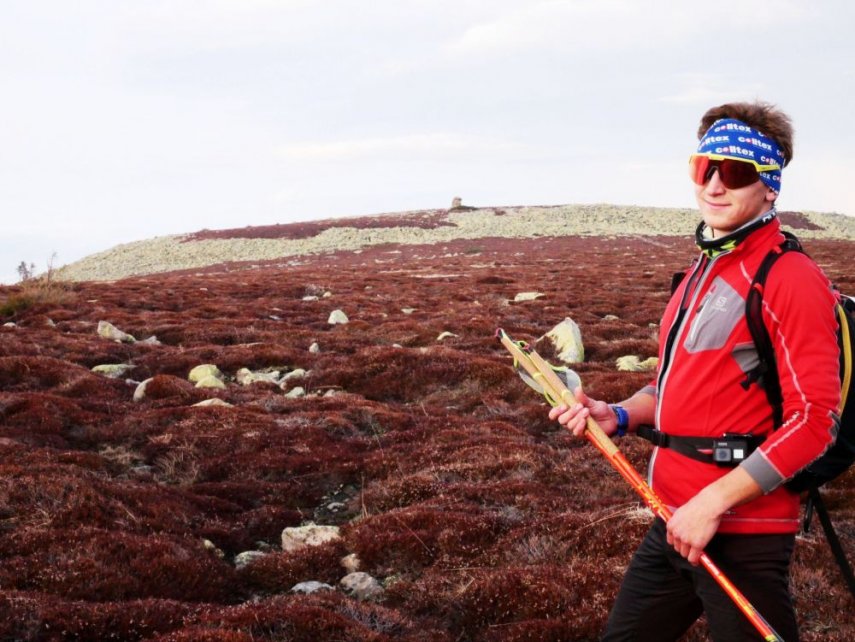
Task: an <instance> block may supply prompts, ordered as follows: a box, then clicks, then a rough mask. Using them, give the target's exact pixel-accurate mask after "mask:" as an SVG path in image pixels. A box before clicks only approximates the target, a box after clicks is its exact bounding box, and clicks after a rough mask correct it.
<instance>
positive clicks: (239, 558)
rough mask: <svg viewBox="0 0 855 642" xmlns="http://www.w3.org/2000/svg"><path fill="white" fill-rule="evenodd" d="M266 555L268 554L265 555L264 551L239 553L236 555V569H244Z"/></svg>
mask: <svg viewBox="0 0 855 642" xmlns="http://www.w3.org/2000/svg"><path fill="white" fill-rule="evenodd" d="M265 555H267V553H263V552H262V551H244V552H243V553H238V554H237V555H235V568H243V567H244V566H247V565H248V564H252V563H253V562H254V561H255V560H257V559H259V558H262V557H264V556H265Z"/></svg>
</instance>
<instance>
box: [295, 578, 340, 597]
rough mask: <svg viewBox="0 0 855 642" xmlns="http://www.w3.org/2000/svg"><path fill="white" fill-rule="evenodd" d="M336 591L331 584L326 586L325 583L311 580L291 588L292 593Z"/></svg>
mask: <svg viewBox="0 0 855 642" xmlns="http://www.w3.org/2000/svg"><path fill="white" fill-rule="evenodd" d="M334 590H335V589H334V588H333V587H332V586H330V585H329V584H324V583H323V582H316V581H314V580H311V581H309V582H300V583H299V584H295V585H294V586H292V587H291V592H292V593H305V594H307V595H308V594H309V593H316V592H318V591H334Z"/></svg>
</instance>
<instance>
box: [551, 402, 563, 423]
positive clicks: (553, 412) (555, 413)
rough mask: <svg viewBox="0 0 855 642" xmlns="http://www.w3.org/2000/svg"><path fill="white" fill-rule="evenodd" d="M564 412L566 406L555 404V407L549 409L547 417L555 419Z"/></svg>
mask: <svg viewBox="0 0 855 642" xmlns="http://www.w3.org/2000/svg"><path fill="white" fill-rule="evenodd" d="M565 412H567V406H565V405H561V406H555V408H552V409H551V410H550V411H549V419H550V420H551V421H555V420H556V419H558V417H559V416H560V415H562V414H564V413H565Z"/></svg>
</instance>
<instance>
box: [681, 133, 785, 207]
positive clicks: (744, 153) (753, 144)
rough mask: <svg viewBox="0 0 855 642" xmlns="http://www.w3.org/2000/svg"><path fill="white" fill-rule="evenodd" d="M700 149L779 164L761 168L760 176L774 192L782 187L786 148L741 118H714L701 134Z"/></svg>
mask: <svg viewBox="0 0 855 642" xmlns="http://www.w3.org/2000/svg"><path fill="white" fill-rule="evenodd" d="M697 153H698V154H720V155H722V156H730V157H731V158H736V159H740V160H751V161H754V162H755V163H757V164H758V165H777V166H778V169H772V170H768V171H765V172H760V180H761V181H763V184H764V185H765V186H766V187H769V188H771V189H773V190H774V191H775V193H780V191H781V169H780V168H781V167H783V166H784V152H782V151H781V148H780V147H779V146H778V143H776V142H775V141H774V140H772V139H771V138H769V137H768V136H766V135H764V134H763V133H762V132H760V131H758V130H756V129H752V128H751V127H749V126H748V125H746V124H745V123H743V122H742V121H741V120H736V119H735V118H722V119H721V120H717V121H715V122H714V123H713V124H712V126H711V127H710V128H709V129H708V130H707V133H706V134H704V136H703V138H701V142H700V144H699V145H698V151H697Z"/></svg>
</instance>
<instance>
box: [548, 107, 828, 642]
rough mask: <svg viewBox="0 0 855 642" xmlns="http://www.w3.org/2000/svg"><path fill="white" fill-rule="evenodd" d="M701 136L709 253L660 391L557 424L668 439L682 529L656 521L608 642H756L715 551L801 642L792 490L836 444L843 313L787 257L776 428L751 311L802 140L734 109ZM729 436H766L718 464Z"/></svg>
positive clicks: (774, 299)
mask: <svg viewBox="0 0 855 642" xmlns="http://www.w3.org/2000/svg"><path fill="white" fill-rule="evenodd" d="M698 137H699V139H700V144H699V146H698V149H697V152H696V153H695V154H693V155H692V157H691V159H690V165H689V167H690V176H691V178H692V180H693V182H694V183H695V196H696V198H697V202H698V208H699V209H700V213H701V217H702V218H703V221H702V222H701V224H700V225H699V226H698V229H697V233H696V237H697V242H698V246H699V248H700V250H701V253H700V256H699V257H698V259H697V260H696V261H695V263H694V264H693V266H692V267H691V268H690V269H689V270H688V271H687V273H686V276H685V278H684V279H683V281H682V283H681V284H680V286H679V287H678V288H677V290H676V291H675V293H674V295H673V297H672V298H671V300H670V302H669V303H668V306H667V308H666V310H665V314H664V316H663V318H662V323H661V329H660V337H659V344H660V345H659V372H658V375H657V378H656V380H655V381H653V382H651V384H650V385H648V386H647V387H645V388H643V389H642V390H640V391H639V392H637V393H636V394H635V395H633V396H632V397H631V398H629V399H626V400H624V401H622V402H620V404H617V405H608V404H606V403H605V402H603V401H596V400H593V399H590V398H588V397H587V396H586V395H585V394H584V393H583V392H582V390H581V389H577V390H576V394H577V398H578V400H579V403H577V404H576V405H575V406H574V407H571V408H568V407H567V406H561V407H558V408H554V409H553V410H552V411H551V412H550V415H549V416H550V418H551V419H557V420H558V421H559V422H560V423H561V424H563V425H565V426H566V427H567V428H568V429H570V430H571V431H572V432H573V433H574V434H576V435H577V436H578V435H581V434H582V432H583V430H584V426H585V421H586V419H587V417H588V416H591V417H593V418H594V419H595V420H596V421H597V422H598V423H599V424H600V426H602V428H603V429H604V430H605V431H606V432H607V433H608V434H615V433H617V434H623V433H624V432H626V431H627V430H629V431H635V430H636V429H637V428H638V427H639V426H640V425H654V426H655V428H656V429H657V430H658V432H648V433H647V435H648V438H651V437H652V438H655V439H656V441H655V443H658V444H659V445H658V446H657V447H656V448H655V449H654V451H653V454H652V456H651V459H650V464H649V470H648V476H649V479H650V482H651V484H652V486H653V489H654V490H655V491H656V493H657V494H658V495H659V496H660V497H661V498H662V499H663V500H664V501H665V503H666V504H668V505H669V506H670V507H671V509H672V510H673V511H674V516H673V518H672V519H671V520H670V521H669V522H668V524H667V526H666V525H665V524H664V523H663V522H662V520H659V519H657V520H656V522H655V523H654V525H653V526H652V528H651V529H650V531H649V532H648V534H647V535H646V536H645V538H644V540H643V541H642V543H641V545H640V546H639V548H638V550H637V551H636V553H635V555H634V557H633V559H632V561H631V563H630V566H629V569H628V570H627V573H626V576H625V577H624V581H623V584H622V586H621V589H620V592H619V594H618V597H617V600H616V602H615V605H614V607H613V608H612V612H611V614H610V616H609V620H608V625H607V627H606V632H605V635H604V638H603V640H608V641H612V640H636V641H638V640H651V641H653V640H657V641H665V640H676V639H678V638H679V637H680V636H681V635H682V634H683V633H684V632H685V631H686V630H687V629H688V628H689V627H690V626H691V625H692V623H693V622H694V621H695V620H696V619H697V618H698V617H699V616H700V614H701V613H705V614H706V617H707V621H708V624H709V628H710V631H711V634H712V636H713V639H714V640H716V641H717V642H735V641H737V640H757V639H758V634H757V632H756V630H755V629H754V627H753V626H752V625H751V624H750V623H749V622H748V620H747V619H746V618H745V617H744V616H743V615H742V614H741V612H740V611H739V610H738V609H737V608H736V607H735V606H734V605H733V603H732V602H731V600H730V599H729V598H728V597H727V596H726V595H725V594H724V592H723V591H722V590H721V589H720V588H719V586H718V585H717V584H716V582H715V581H714V580H713V579H712V578H711V577H710V576H709V574H708V573H707V571H706V570H705V569H703V567H701V566H699V565H698V558H699V557H700V555H701V553H702V552H703V551H706V552H707V553H708V554H709V556H710V558H711V559H712V560H713V561H714V562H715V563H716V564H717V565H718V566H719V567H720V568H721V570H722V572H724V573H725V574H726V575H727V576H728V578H729V579H730V580H731V581H732V582H733V583H734V584H735V585H736V586H737V588H739V589H740V590H741V591H742V592H743V593H744V594H745V596H746V597H747V598H748V600H749V601H750V602H751V603H752V604H753V605H754V606H755V607H756V608H757V610H758V611H759V612H760V613H761V614H762V615H763V617H765V618H766V620H767V621H768V622H769V623H770V624H771V625H772V627H773V628H774V629H775V630H776V631H777V632H778V633H779V634H780V635H781V636H782V637H783V638H784V639H785V640H786V641H787V642H794V641H795V640H797V639H798V630H797V627H796V618H795V614H794V611H793V605H792V601H791V598H790V593H789V586H788V584H789V563H790V557H791V554H792V550H793V545H794V541H795V533H796V531H797V530H798V528H799V520H798V513H799V497H798V495H797V494H795V493H793V492H791V491H789V490H788V489H787V488H786V487H785V486H783V485H782V484H783V482H785V481H786V480H787V479H788V478H790V477H792V476H793V475H794V474H795V473H797V472H798V471H799V470H801V469H802V468H804V467H805V466H807V465H808V464H810V463H811V462H812V461H813V460H815V459H816V458H817V457H819V456H820V455H821V454H822V453H823V452H825V450H826V449H827V448H828V447H829V446H830V445H831V444H833V442H834V439H835V438H836V435H837V429H838V425H839V418H838V417H837V415H836V414H835V413H836V409H837V407H838V403H839V395H840V381H839V379H838V376H837V373H838V348H837V341H836V334H835V333H836V328H837V325H836V321H835V317H834V310H833V305H834V303H835V300H836V299H835V296H834V294H833V291H832V290H831V287H830V285H829V282H828V280H827V279H826V277H825V276H824V275H823V273H822V271H821V270H820V269H819V268H818V267H817V266H816V264H815V263H814V262H813V261H811V260H810V259H809V258H808V257H807V256H805V255H804V254H802V253H800V252H788V253H786V254H785V255H784V256H783V257H781V259H780V260H778V261H777V262H776V264H775V266H774V269H773V270H771V271H770V273H769V276H768V279H767V281H766V287H765V291H764V294H763V321H764V323H765V325H766V328H767V329H768V330H769V336H770V337H772V341H773V344H774V349H775V356H776V361H777V366H778V377H779V379H780V382H781V389H782V392H783V398H784V423H783V425H782V426H781V427H780V428H779V429H778V430H775V429H774V428H775V427H774V421H773V414H772V408H771V406H770V404H769V402H768V400H767V397H766V394H765V392H764V390H763V388H762V387H761V385H762V381H761V382H759V383H758V382H756V381H753V382H752V380H751V378H750V377H749V376H748V373H749V372H751V370H752V369H753V368H754V367H755V366H756V365H757V364H758V358H757V351H756V350H755V349H754V343H753V341H752V339H751V334H750V331H749V329H748V326H747V323H746V318H745V299H746V295H747V293H748V290H749V287H750V284H751V280H752V278H753V276H754V274H755V272H756V271H757V269H758V267H759V265H760V263H761V261H762V260H763V258H764V257H765V256H766V254H767V253H768V252H769V251H770V250H772V249H773V248H775V247H777V246H779V245H780V244H781V242H782V241H783V240H784V237H783V235H782V234H781V232H780V223H779V221H778V219H777V216H776V213H775V208H774V206H775V201H776V199H777V197H778V193H779V192H780V189H781V170H782V168H783V167H784V166H786V165H787V164H788V163H789V162H790V160H791V159H792V149H793V147H792V127H791V125H790V120H789V118H788V117H787V116H786V115H785V114H784V113H782V112H781V111H779V110H778V109H776V108H774V107H773V106H771V105H768V104H765V103H733V104H727V105H722V106H720V107H715V108H713V109H710V110H709V111H708V112H707V113H706V114H705V115H704V117H703V119H702V120H701V126H700V128H699V131H698ZM725 433H738V434H739V435H751V436H750V437H746V438H745V440H746V443H747V444H748V446H747V447H745V448H742V447H741V445H740V447H739V448H738V449H736V450H734V451H733V458H732V459H733V461H731V462H727V463H728V464H729V465H722V463H721V462H718V463H717V462H715V461H713V457H712V456H711V455H710V450H709V448H707V444H709V446H711V442H712V440H713V439H721V438H722V436H723V435H724V434H725ZM740 439H742V437H740ZM666 445H667V447H665V446H666ZM752 448H753V451H752ZM749 453H750V454H749ZM736 463H738V465H734V464H736Z"/></svg>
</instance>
